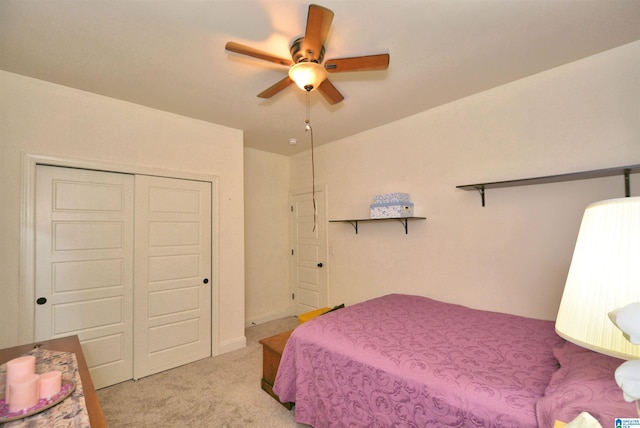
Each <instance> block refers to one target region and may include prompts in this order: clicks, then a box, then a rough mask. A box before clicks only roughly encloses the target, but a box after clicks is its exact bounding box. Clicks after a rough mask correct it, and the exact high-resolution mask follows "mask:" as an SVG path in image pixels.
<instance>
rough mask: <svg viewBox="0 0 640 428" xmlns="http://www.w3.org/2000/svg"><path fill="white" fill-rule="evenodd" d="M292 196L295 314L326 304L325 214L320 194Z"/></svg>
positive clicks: (322, 194)
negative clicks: (314, 197) (314, 201)
mask: <svg viewBox="0 0 640 428" xmlns="http://www.w3.org/2000/svg"><path fill="white" fill-rule="evenodd" d="M315 196H316V204H315V210H316V218H315V228H314V215H313V214H314V204H313V196H312V193H311V192H309V193H302V194H295V195H292V198H291V214H292V221H291V225H292V234H291V236H292V241H293V242H292V256H293V257H292V260H293V261H292V268H291V269H292V276H293V288H294V291H293V296H294V313H295V314H296V315H300V314H303V313H305V312H309V311H312V310H314V309H318V308H321V307H325V306H326V305H327V300H328V299H327V275H326V266H325V260H326V251H327V250H326V249H327V244H326V214H325V194H324V191H321V190H320V191H316V192H315Z"/></svg>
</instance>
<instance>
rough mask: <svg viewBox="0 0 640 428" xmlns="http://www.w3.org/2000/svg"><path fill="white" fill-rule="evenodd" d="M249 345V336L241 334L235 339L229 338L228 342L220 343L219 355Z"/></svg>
mask: <svg viewBox="0 0 640 428" xmlns="http://www.w3.org/2000/svg"><path fill="white" fill-rule="evenodd" d="M246 347H247V338H246V336H241V337H238V338H236V339H233V340H228V341H226V342H222V343H220V346H219V348H218V350H219V351H220V352H218V354H217V355H222V354H226V353H227V352H231V351H237V350H238V349H242V348H246Z"/></svg>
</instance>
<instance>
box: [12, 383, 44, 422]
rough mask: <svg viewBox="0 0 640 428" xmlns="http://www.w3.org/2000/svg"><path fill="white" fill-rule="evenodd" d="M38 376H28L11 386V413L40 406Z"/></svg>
mask: <svg viewBox="0 0 640 428" xmlns="http://www.w3.org/2000/svg"><path fill="white" fill-rule="evenodd" d="M39 378H40V376H38V375H37V374H32V375H27V376H24V377H22V378H21V379H19V380H16V381H14V382H12V383H10V384H9V391H10V392H9V393H10V394H11V401H10V402H9V412H11V413H14V412H19V411H20V410H25V409H28V408H30V407H33V406H35V405H36V404H38V398H39V394H38V379H39Z"/></svg>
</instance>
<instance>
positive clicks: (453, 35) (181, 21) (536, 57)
mask: <svg viewBox="0 0 640 428" xmlns="http://www.w3.org/2000/svg"><path fill="white" fill-rule="evenodd" d="M318 4H320V5H322V6H324V7H327V8H329V9H331V10H333V12H334V13H335V17H334V19H333V25H332V28H331V31H330V33H329V36H328V38H327V42H326V56H325V58H326V59H330V58H339V57H346V56H360V55H369V54H377V53H389V54H390V56H391V61H390V65H389V69H388V70H386V71H374V72H356V73H342V74H332V75H330V79H331V81H332V82H333V84H334V85H335V86H336V87H337V88H338V89H339V90H340V91H341V92H342V94H343V95H344V97H345V100H344V101H343V102H341V103H339V104H337V105H335V106H330V105H329V104H328V103H327V102H326V101H325V100H324V98H323V97H322V96H321V95H320V94H318V93H315V92H312V93H311V94H310V112H311V124H312V126H313V129H314V137H315V143H316V145H318V144H323V143H326V142H330V141H333V140H336V139H340V138H343V137H346V136H349V135H353V134H355V133H358V132H361V131H363V130H366V129H370V128H375V127H377V126H380V125H383V124H385V123H389V122H392V121H395V120H398V119H400V118H403V117H406V116H409V115H412V114H415V113H418V112H421V111H424V110H427V109H430V108H432V107H435V106H438V105H441V104H444V103H447V102H450V101H452V100H456V99H459V98H462V97H465V96H467V95H470V94H474V93H477V92H480V91H483V90H486V89H488V88H492V87H495V86H498V85H501V84H504V83H507V82H510V81H513V80H516V79H519V78H522V77H525V76H528V75H531V74H534V73H538V72H540V71H543V70H546V69H549V68H552V67H556V66H559V65H562V64H565V63H568V62H571V61H575V60H578V59H580V58H584V57H587V56H590V55H593V54H596V53H598V52H602V51H605V50H608V49H611V48H614V47H616V46H620V45H623V44H627V43H630V42H633V41H636V40H639V39H640V0H322V1H319V2H318ZM308 5H309V3H308V2H304V1H302V0H235V1H233V0H144V1H143V0H49V1H44V0H40V1H36V0H2V1H0V68H2V69H3V70H6V71H9V72H13V73H18V74H23V75H26V76H30V77H34V78H37V79H42V80H47V81H51V82H54V83H58V84H61V85H66V86H70V87H73V88H78V89H81V90H85V91H89V92H94V93H97V94H102V95H106V96H109V97H113V98H118V99H122V100H126V101H130V102H133V103H137V104H142V105H146V106H149V107H153V108H156V109H160V110H166V111H169V112H173V113H177V114H181V115H184V116H190V117H193V118H197V119H201V120H204V121H209V122H213V123H217V124H221V125H226V126H230V127H233V128H237V129H242V130H243V131H244V140H245V146H247V147H253V148H257V149H261V150H267V151H272V152H275V153H281V154H285V155H288V154H293V153H296V152H299V151H301V150H305V149H308V148H309V144H308V138H309V137H308V135H305V133H304V120H305V117H306V107H305V106H306V101H305V93H304V92H303V91H302V90H300V89H298V88H297V87H295V86H291V87H289V88H287V89H285V90H284V91H282V92H281V93H279V94H278V95H276V96H275V97H273V98H271V99H268V100H264V99H261V98H257V97H256V95H257V94H258V93H259V92H261V91H262V90H264V89H266V88H267V87H269V86H271V85H272V84H273V83H275V82H277V81H278V80H280V79H282V78H283V77H284V76H285V75H286V71H287V69H286V67H283V66H278V65H276V64H273V63H270V62H266V61H261V60H257V59H253V58H248V57H243V56H241V55H238V54H234V53H230V52H226V51H225V50H224V45H225V43H226V42H227V41H235V42H239V43H242V44H245V45H248V46H251V47H254V48H257V49H260V50H263V51H267V52H271V53H273V54H276V55H279V56H282V57H287V58H288V57H290V55H289V44H290V43H291V41H293V40H294V39H295V38H296V37H298V36H301V35H303V33H304V28H305V24H306V16H307V8H308ZM289 138H297V139H299V142H298V144H297V145H296V146H291V145H289Z"/></svg>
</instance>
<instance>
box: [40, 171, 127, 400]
mask: <svg viewBox="0 0 640 428" xmlns="http://www.w3.org/2000/svg"><path fill="white" fill-rule="evenodd" d="M36 177H37V182H36V234H35V236H36V274H35V276H36V285H35V293H36V294H35V295H36V299H38V300H37V301H38V302H39V303H36V302H34V305H35V325H36V331H35V338H36V340H46V339H51V338H56V337H64V336H69V335H74V334H77V335H78V337H79V338H80V343H81V344H82V347H83V352H84V354H85V357H86V359H87V364H88V365H89V370H90V371H91V377H92V379H93V382H94V384H95V386H96V388H101V387H105V386H108V385H112V384H115V383H119V382H122V381H124V380H128V379H131V378H132V375H133V224H134V223H133V208H134V204H133V189H134V179H133V176H132V175H128V174H117V173H108V172H101V171H89V170H82V169H72V168H62V167H52V166H44V165H38V167H37V170H36Z"/></svg>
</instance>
